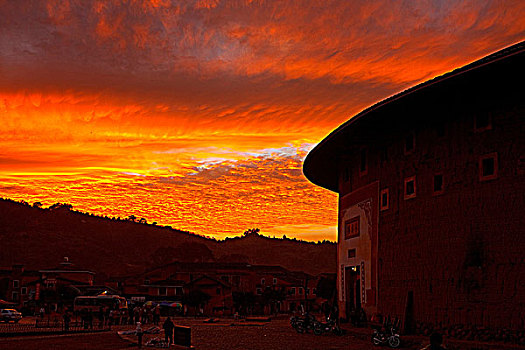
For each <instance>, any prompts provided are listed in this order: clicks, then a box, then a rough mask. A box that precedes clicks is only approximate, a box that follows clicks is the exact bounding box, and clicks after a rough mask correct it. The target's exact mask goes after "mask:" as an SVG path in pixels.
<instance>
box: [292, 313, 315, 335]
mask: <svg viewBox="0 0 525 350" xmlns="http://www.w3.org/2000/svg"><path fill="white" fill-rule="evenodd" d="M315 323H317V320H316V319H315V316H313V315H310V314H305V315H304V316H303V317H299V316H292V317H290V324H291V325H292V327H293V328H294V329H295V331H296V332H297V333H304V332H308V330H309V329H311V330H313V329H314V325H315Z"/></svg>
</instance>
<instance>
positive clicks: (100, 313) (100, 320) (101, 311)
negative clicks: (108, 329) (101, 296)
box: [97, 306, 104, 329]
mask: <svg viewBox="0 0 525 350" xmlns="http://www.w3.org/2000/svg"><path fill="white" fill-rule="evenodd" d="M97 318H98V328H100V329H102V327H103V326H104V309H103V308H102V306H101V307H99V308H98V313H97Z"/></svg>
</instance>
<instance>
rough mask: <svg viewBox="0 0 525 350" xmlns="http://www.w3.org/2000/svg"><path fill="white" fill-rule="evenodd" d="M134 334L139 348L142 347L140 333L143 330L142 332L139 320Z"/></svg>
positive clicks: (141, 333)
mask: <svg viewBox="0 0 525 350" xmlns="http://www.w3.org/2000/svg"><path fill="white" fill-rule="evenodd" d="M135 334H137V340H138V344H139V349H140V348H142V335H143V334H144V332H142V327H140V322H137V328H136V329H135Z"/></svg>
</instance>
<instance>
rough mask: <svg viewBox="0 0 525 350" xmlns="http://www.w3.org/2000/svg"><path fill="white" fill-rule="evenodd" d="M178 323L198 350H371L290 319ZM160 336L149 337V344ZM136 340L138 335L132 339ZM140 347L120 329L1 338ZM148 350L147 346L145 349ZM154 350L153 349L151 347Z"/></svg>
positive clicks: (44, 345) (65, 345) (73, 348)
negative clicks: (302, 329) (301, 329)
mask: <svg viewBox="0 0 525 350" xmlns="http://www.w3.org/2000/svg"><path fill="white" fill-rule="evenodd" d="M176 322H177V324H181V325H188V326H191V328H192V344H193V345H194V347H195V349H196V350H220V349H253V350H259V349H260V350H271V349H290V350H294V349H297V350H303V349H323V350H325V349H326V350H332V349H333V350H336V349H370V348H373V347H372V346H371V344H370V341H365V340H363V339H358V338H356V337H354V336H352V335H344V336H335V335H322V336H315V335H313V334H303V335H302V334H297V333H296V332H295V331H294V330H293V329H292V328H291V327H290V325H289V323H288V320H273V321H271V322H268V323H264V324H260V325H258V324H243V325H241V323H239V325H234V326H232V325H231V321H229V322H221V323H216V324H205V323H203V322H202V320H176ZM118 329H119V330H123V329H131V326H126V327H119V328H118ZM151 337H163V334H159V335H147V336H146V338H145V339H144V340H145V341H146V340H147V339H149V338H151ZM129 338H130V340H135V339H136V338H135V337H134V336H131V337H129ZM136 348H137V346H136V344H134V343H132V342H130V341H127V340H125V339H121V338H120V337H119V336H118V335H117V333H116V329H114V330H112V331H111V332H101V333H89V334H68V335H55V336H39V337H34V336H26V337H17V338H3V339H2V338H0V349H2V350H11V349H12V350H25V349H27V350H31V349H61V350H62V349H64V350H65V349H67V350H84V349H86V350H87V349H90V350H95V349H136ZM143 348H144V349H148V348H147V347H143ZM150 349H153V348H150Z"/></svg>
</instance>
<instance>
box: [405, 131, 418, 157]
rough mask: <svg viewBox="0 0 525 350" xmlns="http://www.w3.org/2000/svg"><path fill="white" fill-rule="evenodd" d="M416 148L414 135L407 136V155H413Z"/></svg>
mask: <svg viewBox="0 0 525 350" xmlns="http://www.w3.org/2000/svg"><path fill="white" fill-rule="evenodd" d="M415 147H416V142H415V137H414V133H412V132H411V133H410V134H408V135H407V136H405V154H408V153H411V152H413V151H414V149H415Z"/></svg>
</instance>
